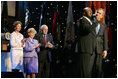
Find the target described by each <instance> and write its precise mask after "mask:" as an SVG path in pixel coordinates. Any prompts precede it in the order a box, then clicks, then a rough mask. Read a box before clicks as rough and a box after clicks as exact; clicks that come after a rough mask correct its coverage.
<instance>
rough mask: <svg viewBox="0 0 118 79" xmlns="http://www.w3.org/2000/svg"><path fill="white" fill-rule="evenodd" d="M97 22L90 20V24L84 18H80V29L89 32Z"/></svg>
mask: <svg viewBox="0 0 118 79" xmlns="http://www.w3.org/2000/svg"><path fill="white" fill-rule="evenodd" d="M97 24H98V22H92V25H91V24H90V23H89V22H88V21H87V20H85V19H82V20H80V27H79V28H80V30H81V31H83V32H84V33H86V34H88V33H91V32H92V31H93V30H94V29H95V27H96V26H97Z"/></svg>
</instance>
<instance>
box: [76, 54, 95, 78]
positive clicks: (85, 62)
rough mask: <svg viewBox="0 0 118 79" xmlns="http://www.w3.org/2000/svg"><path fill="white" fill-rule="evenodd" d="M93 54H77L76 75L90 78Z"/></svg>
mask: <svg viewBox="0 0 118 79" xmlns="http://www.w3.org/2000/svg"><path fill="white" fill-rule="evenodd" d="M93 58H94V56H93V55H91V54H79V60H78V73H77V74H78V77H80V78H91V74H92V67H93V62H94V60H93Z"/></svg>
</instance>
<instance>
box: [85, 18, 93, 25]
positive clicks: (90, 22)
mask: <svg viewBox="0 0 118 79" xmlns="http://www.w3.org/2000/svg"><path fill="white" fill-rule="evenodd" d="M83 17H84V18H86V19H87V20H88V21H89V22H90V24H91V25H92V22H91V20H90V19H89V18H88V17H86V16H83Z"/></svg>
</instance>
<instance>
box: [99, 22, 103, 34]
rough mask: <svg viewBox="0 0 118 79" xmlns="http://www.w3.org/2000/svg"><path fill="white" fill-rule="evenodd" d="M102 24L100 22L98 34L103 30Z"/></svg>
mask: <svg viewBox="0 0 118 79" xmlns="http://www.w3.org/2000/svg"><path fill="white" fill-rule="evenodd" d="M102 27H103V26H102V24H101V23H100V29H99V33H98V35H99V34H100V32H101V30H102Z"/></svg>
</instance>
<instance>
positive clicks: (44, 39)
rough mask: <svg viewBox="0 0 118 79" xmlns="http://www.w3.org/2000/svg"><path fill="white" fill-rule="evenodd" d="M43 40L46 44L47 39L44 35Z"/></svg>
mask: <svg viewBox="0 0 118 79" xmlns="http://www.w3.org/2000/svg"><path fill="white" fill-rule="evenodd" d="M44 40H45V43H47V38H46V35H44Z"/></svg>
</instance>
